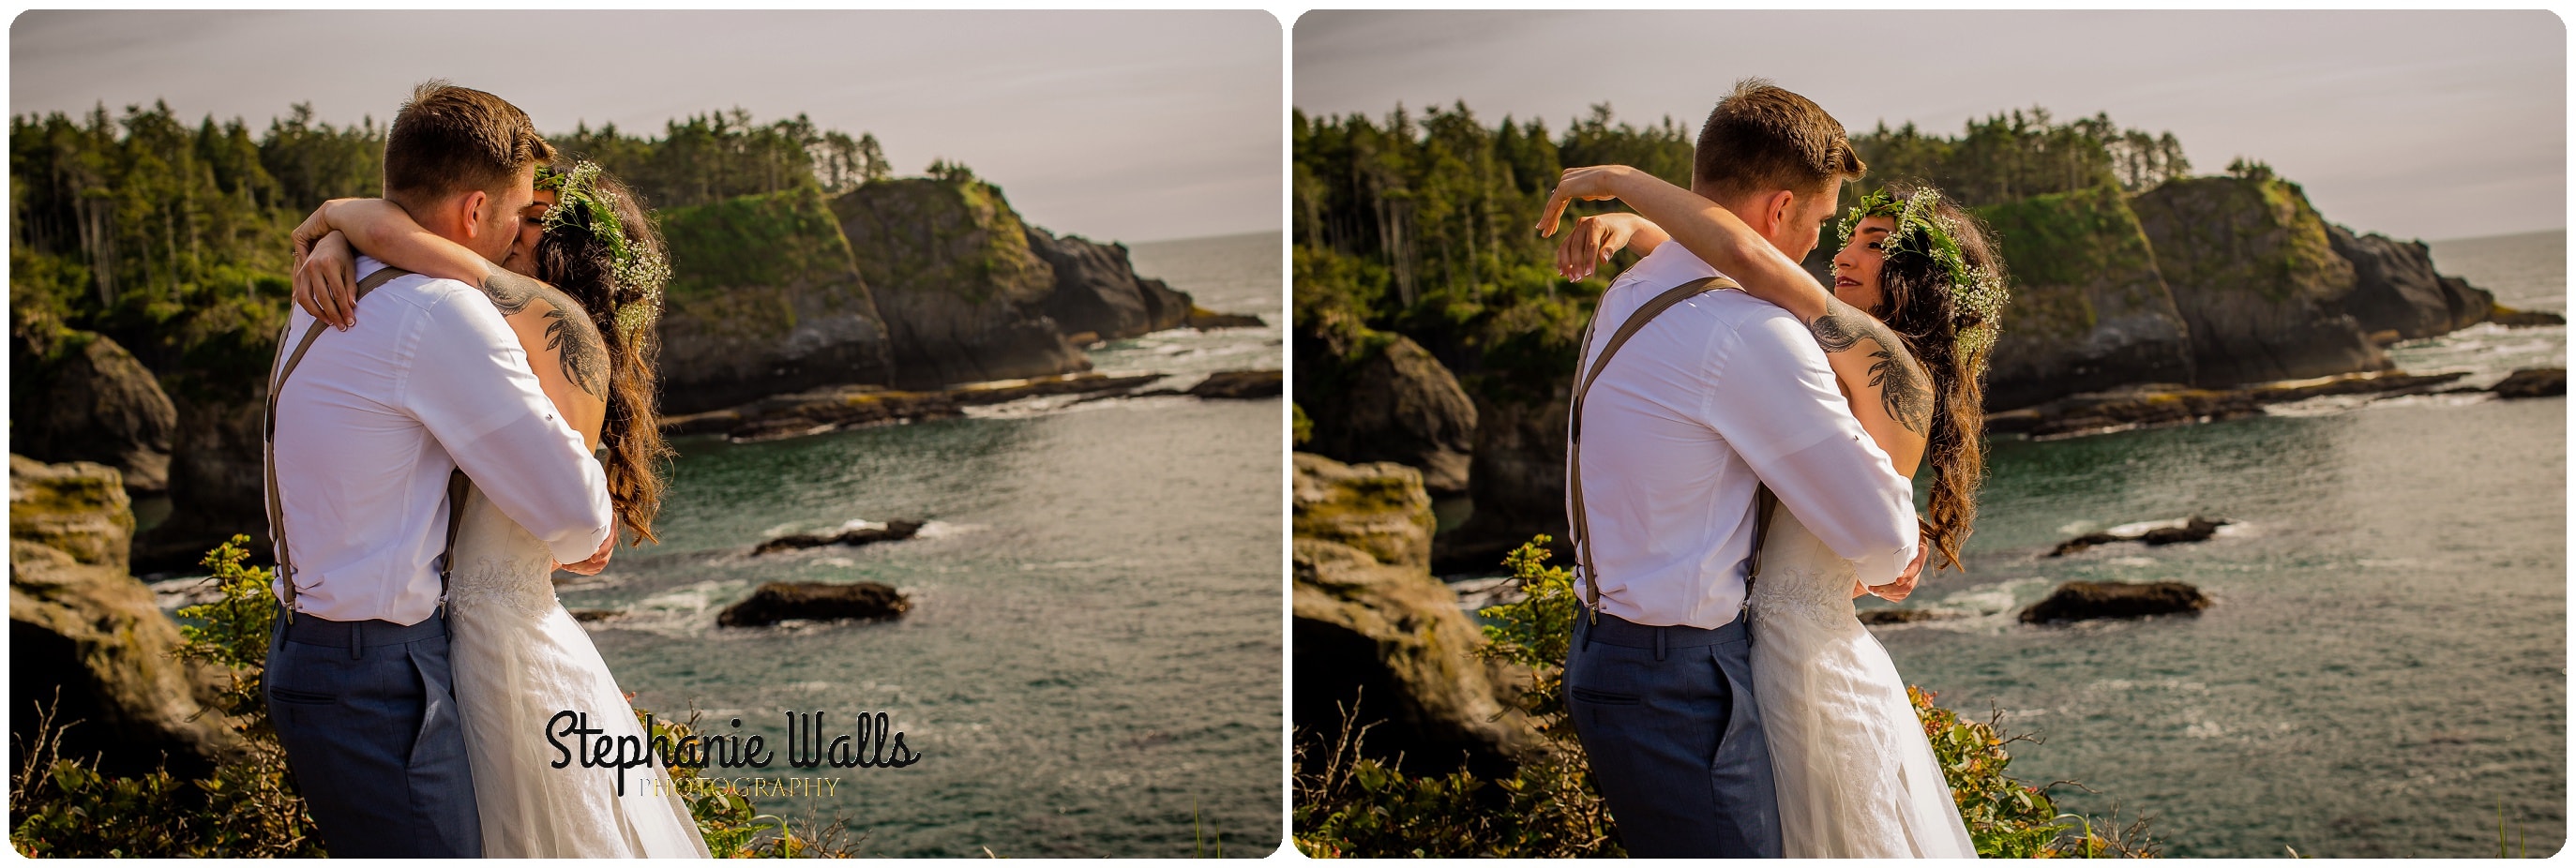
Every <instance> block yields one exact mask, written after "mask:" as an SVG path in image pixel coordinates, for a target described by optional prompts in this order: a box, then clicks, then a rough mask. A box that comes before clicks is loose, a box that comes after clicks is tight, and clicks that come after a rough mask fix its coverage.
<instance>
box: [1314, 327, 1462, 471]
mask: <svg viewBox="0 0 2576 868" xmlns="http://www.w3.org/2000/svg"><path fill="white" fill-rule="evenodd" d="M1372 338H1373V339H1371V340H1367V341H1364V344H1365V345H1364V346H1359V347H1350V348H1348V350H1349V351H1350V352H1353V353H1356V354H1357V357H1356V358H1345V356H1344V354H1343V353H1342V352H1336V351H1334V350H1333V349H1331V348H1330V347H1329V346H1327V344H1329V343H1330V342H1331V341H1332V337H1331V336H1330V335H1328V334H1327V333H1325V332H1324V331H1322V330H1320V329H1307V330H1304V331H1303V332H1301V333H1300V334H1299V335H1298V337H1297V348H1298V354H1297V358H1298V360H1299V362H1301V363H1303V364H1305V365H1306V366H1305V367H1303V368H1301V369H1300V370H1299V371H1298V374H1299V376H1298V377H1297V396H1296V400H1297V404H1298V406H1300V407H1304V408H1306V411H1307V412H1308V413H1309V414H1310V418H1312V419H1313V420H1315V424H1314V433H1313V438H1312V439H1311V440H1309V441H1308V442H1307V444H1306V448H1307V449H1308V450H1310V451H1313V452H1315V453H1317V454H1321V455H1327V456H1331V457H1333V458H1335V459H1339V460H1342V461H1354V462H1368V461H1393V462H1397V463H1400V464H1405V465H1409V466H1411V467H1413V468H1414V469H1416V470H1419V471H1421V472H1422V485H1423V487H1424V488H1426V489H1428V490H1430V492H1431V493H1433V494H1436V495H1455V494H1465V493H1467V491H1468V479H1469V478H1470V477H1469V473H1468V466H1469V463H1470V459H1469V456H1470V455H1472V454H1473V453H1474V451H1475V445H1476V405H1475V402H1473V401H1471V400H1469V399H1468V397H1467V393H1466V391H1465V390H1464V389H1462V388H1460V387H1459V385H1458V378H1457V377H1456V376H1453V375H1451V374H1450V373H1449V369H1448V368H1447V367H1445V366H1443V365H1441V364H1440V360H1439V359H1436V358H1433V357H1432V356H1431V353H1430V352H1429V351H1427V350H1424V349H1423V348H1422V345H1420V344H1417V343H1414V342H1413V339H1412V338H1408V337H1405V336H1403V335H1398V334H1393V333H1387V332H1379V333H1376V334H1375V335H1373V336H1372Z"/></svg>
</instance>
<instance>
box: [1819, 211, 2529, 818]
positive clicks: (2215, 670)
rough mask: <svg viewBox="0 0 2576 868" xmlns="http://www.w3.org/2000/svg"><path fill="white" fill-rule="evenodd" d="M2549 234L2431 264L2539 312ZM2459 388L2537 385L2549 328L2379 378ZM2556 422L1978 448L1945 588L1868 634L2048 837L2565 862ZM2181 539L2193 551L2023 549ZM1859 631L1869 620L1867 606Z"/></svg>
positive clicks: (2421, 355)
mask: <svg viewBox="0 0 2576 868" xmlns="http://www.w3.org/2000/svg"><path fill="white" fill-rule="evenodd" d="M2565 243H2566V242H2565V234H2564V233H2563V232H2548V233H2540V234H2530V235H2516V236H2504V237H2499V238H2481V239H2469V240H2463V241H2451V242H2438V243H2435V244H2433V245H2432V249H2433V255H2434V258H2435V260H2436V262H2437V264H2438V267H2439V268H2440V269H2441V270H2442V271H2443V272H2444V273H2450V274H2459V275H2462V276H2465V277H2467V278H2468V279H2469V280H2470V282H2472V283H2474V284H2476V285H2478V286H2480V287H2483V288H2486V289H2488V290H2490V291H2493V292H2494V293H2496V295H2497V297H2498V300H2499V302H2501V303H2503V304H2506V305H2509V306H2514V307H2522V308H2527V309H2538V310H2551V311H2559V312H2564V310H2565V308H2566V303H2565V299H2566V288H2565V273H2564V267H2563V263H2564V259H2565ZM2392 355H2393V357H2394V358H2395V359H2396V360H2397V362H2398V364H2399V365H2400V366H2401V367H2403V368H2405V369H2407V370H2409V371H2413V372H2417V373H2425V372H2432V371H2446V370H2465V371H2469V372H2470V374H2469V376H2468V377H2466V378H2465V381H2466V382H2467V383H2469V384H2472V385H2484V384H2487V383H2491V382H2493V381H2494V380H2496V379H2499V378H2501V377H2502V376H2504V375H2505V374H2506V373H2509V372H2510V371H2511V370H2513V369H2515V368H2522V367H2535V366H2561V367H2563V366H2564V365H2565V364H2566V330H2565V329H2564V328H2555V327H2553V328H2533V329H2502V328H2497V327H2494V326H2478V327H2474V328H2471V329H2466V330H2463V331H2461V332H2458V333H2455V334H2453V335H2449V336H2445V337H2441V338H2435V339H2430V340H2424V341H2416V342H2411V343H2409V344H2405V345H2401V346H2399V347H2396V348H2394V349H2393V350H2392ZM2566 417H2567V406H2566V401H2565V399H2563V398H2543V399H2535V400H2525V401H2499V400H2495V399H2493V398H2490V397H2487V396H2483V395H2458V396H2417V397H2408V398H2398V399H2391V400H2384V401H2376V402H2362V401H2345V402H2340V403H2338V402H2335V401H2324V400H2321V401H2314V402H2305V403H2302V404H2298V405H2289V406H2284V407H2280V408H2276V412H2273V413H2271V414H2269V415H2266V416H2263V417H2258V418H2250V419H2243V420H2237V421H2230V422H2222V423H2215V424H2208V425H2197V426H2189V427H2181V428H2165V429H2155V430H2143V431H2129V432H2123V433H2117V434H2107V435H2101V436H2093V437H2082V438H2075V439H2069V440H2058V441H2049V442H2030V441H2026V440H2001V441H1997V442H1996V443H1994V445H1993V447H1992V448H1991V450H1990V452H1989V458H1988V470H1989V473H1990V478H1989V481H1988V482H1987V484H1986V487H1985V490H1984V494H1983V498H1982V505H1981V508H1980V511H1979V519H1978V523H1977V534H1976V536H1975V537H1974V538H1973V539H1972V540H1971V541H1970V542H1969V544H1968V555H1967V561H1968V567H1969V570H1970V572H1969V573H1968V574H1967V575H1964V576H1963V575H1961V574H1959V573H1957V572H1944V573H1940V574H1937V575H1935V576H1928V577H1927V578H1926V580H1925V582H1924V583H1923V585H1922V586H1921V587H1920V588H1919V589H1918V590H1917V591H1916V592H1915V596H1914V599H1913V600H1911V601H1909V602H1908V603H1907V605H1913V606H1930V607H1933V608H1941V609H1948V610H1951V611H1953V612H1955V613H1959V614H1961V615H1963V617H1959V618H1956V619H1952V620H1945V621H1935V622H1929V623H1920V624H1912V625H1904V626H1897V627H1879V628H1873V629H1874V631H1875V632H1876V633H1877V635H1878V636H1879V638H1880V640H1881V642H1882V643H1884V644H1885V645H1886V646H1887V648H1888V650H1889V652H1890V653H1891V654H1892V655H1893V656H1894V658H1895V660H1896V664H1897V668H1898V670H1899V671H1900V672H1903V673H1904V674H1905V677H1906V680H1908V681H1909V682H1912V683H1914V684H1918V685H1921V686H1923V687H1925V688H1928V689H1931V690H1934V691H1937V692H1938V693H1939V702H1940V703H1941V704H1943V705H1946V706H1949V707H1952V708H1955V709H1958V710H1960V711H1962V712H1963V713H1966V714H1968V715H1970V716H1973V717H1977V718H1980V719H1982V718H1985V717H1987V716H1989V715H1999V716H2000V719H2001V720H2002V722H2003V724H2004V726H2005V727H2006V729H2007V730H2009V731H2012V732H2018V733H2031V734H2035V735H2038V736H2039V737H2041V738H2042V739H2044V741H2043V743H2040V744H2027V743H2025V744H2017V745H2014V749H2013V756H2014V760H2013V765H2012V773H2013V774H2014V775H2015V776H2016V777H2019V778H2021V779H2023V780H2025V781H2030V782H2033V783H2045V782H2049V781H2056V780H2074V781H2080V782H2081V783H2082V785H2083V787H2087V788H2090V790H2091V792H2086V791H2085V790H2084V789H2079V788H2076V787H2071V786H2061V787H2058V788H2057V790H2056V791H2057V794H2058V796H2059V797H2060V799H2061V802H2060V807H2061V809H2065V810H2077V811H2082V812H2085V813H2090V814H2094V815H2097V816H2100V815H2107V814H2109V813H2110V812H2111V811H2112V810H2113V809H2114V808H2115V807H2116V808H2117V809H2118V811H2119V816H2120V818H2121V819H2122V820H2123V821H2127V820H2131V819H2135V818H2137V817H2140V816H2148V817H2152V824H2151V834H2152V836H2153V837H2155V838H2156V839H2158V840H2160V841H2162V842H2163V843H2164V844H2165V845H2166V847H2167V853H2168V854H2170V855H2175V856H2238V857H2271V856H2285V855H2287V851H2286V850H2285V848H2292V847H2294V848H2296V849H2297V851H2298V852H2299V853H2300V854H2303V855H2313V856H2345V857H2376V856H2406V857H2420V856H2480V855H2485V856H2493V855H2495V853H2496V847H2497V844H2498V833H2497V824H2498V822H2499V819H2500V818H2501V820H2502V822H2503V824H2504V827H2505V828H2504V835H2503V837H2504V838H2505V839H2506V843H2507V845H2508V846H2509V847H2512V848H2527V849H2528V851H2529V852H2530V853H2531V854H2533V855H2546V854H2550V853H2555V852H2557V851H2558V850H2559V848H2560V846H2561V845H2562V844H2563V843H2564V842H2565V840H2566V809H2567V776H2566V769H2567V741H2566V735H2567V718H2566V708H2567V669H2566V660H2567V644H2566V636H2567V588H2568V586H2567V581H2566V576H2567V551H2566V539H2567V515H2566V498H2567V483H2566V477H2567V464H2566V437H2567V430H2566ZM2192 515H2204V516H2211V517H2224V518H2227V519H2230V520H2232V521H2234V522H2235V523H2234V524H2231V525H2229V526H2227V527H2225V528H2222V529H2221V531H2220V533H2219V535H2218V536H2217V537H2216V538H2214V539H2212V540H2210V541H2207V542H2203V543H2197V544H2185V545H2174V546H2167V547H2161V548H2150V547H2147V546H2144V545H2142V544H2137V543H2121V544H2114V545H2108V546H2099V547H2096V548H2094V549H2092V550H2089V551H2086V552H2083V553H2080V554H2075V555H2069V556H2067V557H2064V558H2049V557H2046V555H2047V553H2048V551H2049V549H2050V548H2052V547H2053V546H2054V545H2055V544H2056V543H2058V542H2060V541H2063V540H2065V539H2067V538H2070V537H2073V536H2077V535H2080V534H2083V533H2087V532H2091V531H2096V530H2103V529H2106V528H2113V527H2117V526H2121V525H2133V524H2142V523H2150V522H2161V521H2174V520H2179V519H2182V518H2185V517H2188V516H2192ZM2079 579H2080V580H2115V581H2131V582H2141V581H2158V580H2175V581H2184V582H2189V583H2191V584H2193V585H2196V586H2198V587H2200V588H2201V589H2202V590H2203V591H2205V592H2207V593H2209V594H2210V595H2211V596H2212V597H2214V598H2215V599H2216V600H2217V605H2216V606H2215V607H2214V608H2211V609H2209V610H2208V611H2207V612H2204V613H2202V614H2200V615H2198V616H2196V617H2166V618H2150V619H2144V620H2136V621H2119V622H2110V621H2096V622H2086V623H2081V624H2076V625H2072V626H2051V627H2033V626H2026V625H2022V624H2019V623H2016V622H2015V621H2014V619H2013V614H2014V613H2015V612H2016V611H2018V609H2019V608H2020V607H2021V606H2025V605H2028V604H2029V603H2032V602H2035V601H2037V600H2038V599H2040V598H2041V597H2044V596H2045V595H2046V594H2047V593H2048V592H2049V591H2050V589H2052V588H2054V587H2055V586H2056V585H2057V584H2058V583H2060V582H2065V581H2070V580H2079ZM1869 602H1872V603H1875V602H1877V601H1875V600H1870V601H1869Z"/></svg>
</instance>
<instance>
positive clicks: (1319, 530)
mask: <svg viewBox="0 0 2576 868" xmlns="http://www.w3.org/2000/svg"><path fill="white" fill-rule="evenodd" d="M1296 465H1297V480H1296V484H1295V489H1294V491H1295V499H1296V500H1295V502H1296V508H1297V515H1296V523H1295V528H1296V535H1297V536H1299V537H1306V538H1312V539H1318V540H1323V541H1326V542H1333V543H1340V544H1342V545H1346V546H1350V547H1351V548H1354V549H1357V550H1359V551H1360V552H1361V553H1363V554H1366V555H1368V556H1369V559H1370V560H1373V561H1376V562H1378V563H1382V564H1387V565H1390V566H1399V567H1416V568H1423V569H1424V570H1425V572H1424V575H1426V576H1427V575H1429V572H1428V567H1429V566H1430V564H1431V530H1432V528H1434V527H1437V526H1438V522H1436V521H1435V520H1433V519H1432V517H1431V496H1430V495H1429V494H1426V493H1424V492H1423V490H1422V474H1421V472H1420V471H1416V470H1414V469H1413V468H1410V467H1406V466H1404V465H1401V464H1395V463H1392V462H1378V463H1375V464H1343V463H1341V462H1339V461H1335V460H1333V459H1330V458H1326V457H1324V456H1321V455H1315V454H1311V453H1306V452H1299V453H1297V456H1296Z"/></svg>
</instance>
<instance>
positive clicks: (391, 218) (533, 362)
mask: <svg viewBox="0 0 2576 868" xmlns="http://www.w3.org/2000/svg"><path fill="white" fill-rule="evenodd" d="M536 188H537V189H536V201H535V203H533V204H531V205H530V206H529V210H528V212H527V213H525V214H522V215H521V220H520V231H519V238H518V240H517V242H516V243H514V244H513V245H512V246H511V248H510V254H509V256H508V258H507V259H505V260H504V261H503V262H502V263H501V266H500V267H501V268H504V269H507V270H508V271H510V272H515V273H517V274H519V275H525V276H529V277H535V278H539V279H542V280H544V281H546V282H547V283H548V284H551V285H550V286H549V285H546V284H539V283H536V282H535V281H531V280H503V281H489V280H488V279H489V278H490V277H492V276H493V273H494V272H493V266H492V264H491V263H490V262H488V261H486V260H484V259H483V257H481V256H479V255H477V254H475V253H474V252H473V251H471V250H468V249H466V248H465V247H464V246H462V245H459V244H456V243H454V242H450V241H447V240H446V239H443V238H440V237H438V236H436V235H432V234H430V233H429V232H427V231H425V230H423V229H421V228H420V226H419V225H418V224H416V223H414V222H413V221H412V220H411V218H410V217H409V216H408V215H407V214H406V213H405V212H404V211H403V210H402V209H401V208H400V207H398V206H395V205H393V204H392V203H389V202H386V201H384V200H381V199H342V200H334V201H332V202H329V203H325V204H324V205H323V206H322V208H321V209H320V210H318V211H315V212H314V214H313V217H312V218H311V219H309V220H307V221H305V223H304V225H303V226H301V227H298V228H297V229H296V231H295V240H296V242H297V246H298V248H299V249H307V248H309V249H310V251H311V252H310V253H309V255H307V256H306V257H305V259H304V262H303V263H302V264H301V265H299V266H298V268H297V272H296V301H297V303H298V304H301V305H303V306H304V308H305V310H306V311H308V312H310V313H312V314H313V315H314V316H315V317H316V318H319V319H321V320H322V321H323V322H326V323H330V324H333V325H343V326H345V325H347V324H348V323H350V322H351V317H354V316H355V309H354V305H355V302H354V299H353V295H354V293H353V291H352V290H351V289H350V287H351V285H352V284H353V283H354V282H355V279H356V277H357V274H356V267H357V262H356V259H357V257H356V254H357V253H364V254H365V255H368V256H371V257H374V258H375V259H377V260H380V261H382V262H385V263H388V264H391V265H394V266H397V267H401V268H403V269H405V270H409V271H413V272H417V273H420V274H425V275H428V276H431V277H441V278H451V279H456V280H462V281H465V282H466V283H469V284H472V285H475V286H489V287H495V289H493V290H492V292H493V303H494V304H495V305H497V306H498V307H499V308H500V310H501V313H502V315H503V318H504V319H505V320H506V321H507V322H508V323H509V324H510V327H511V330H512V331H514V332H516V333H517V334H518V336H519V340H520V343H521V345H522V347H523V348H524V349H525V350H526V351H527V354H528V361H529V363H530V364H529V367H530V368H531V369H532V370H533V371H534V372H535V373H536V375H537V379H538V382H539V384H540V385H541V386H542V387H543V389H544V391H545V393H546V396H547V397H548V398H550V399H552V400H553V402H554V405H555V409H556V411H557V412H559V413H562V414H563V417H564V421H565V422H567V423H569V424H570V425H571V426H572V428H573V429H574V430H576V431H579V432H580V433H581V435H582V437H583V438H584V440H585V442H587V443H588V444H589V445H590V447H591V449H592V450H593V451H597V450H598V449H599V448H600V447H601V445H602V444H605V445H606V446H607V457H606V465H607V466H606V468H605V470H606V471H607V476H608V488H609V499H610V502H611V503H612V504H613V506H614V507H615V510H616V514H617V518H618V523H619V524H621V525H624V526H625V528H626V529H627V530H628V531H630V532H632V533H633V534H634V536H635V537H636V538H637V539H638V540H651V539H653V538H654V536H653V530H652V523H653V517H654V514H655V512H656V511H657V510H658V508H659V506H660V500H661V491H662V480H661V479H660V477H659V476H658V475H657V467H656V464H657V462H659V461H660V460H662V458H663V457H664V456H665V455H666V454H667V453H668V451H669V450H668V449H667V447H665V446H664V444H663V442H662V438H661V434H660V432H659V430H658V428H657V426H656V421H655V419H654V414H653V382H652V378H653V365H652V359H651V347H652V344H651V336H652V329H653V324H654V322H655V320H656V319H657V318H658V316H659V315H660V311H661V301H662V296H661V291H662V285H663V284H664V283H665V282H666V281H667V280H668V279H669V276H670V273H669V270H668V269H667V268H666V267H665V266H664V265H663V259H662V242H661V239H660V238H659V237H658V236H657V235H656V234H655V233H654V230H653V226H652V223H651V222H650V221H649V220H648V219H647V217H646V216H645V213H644V210H643V208H642V207H641V205H640V204H639V203H637V201H636V199H635V196H634V195H633V194H632V193H630V192H629V191H627V190H626V189H625V187H624V186H622V185H620V184H618V183H617V182H616V181H614V180H611V179H609V178H607V177H605V176H603V175H601V174H600V171H599V167H598V166H596V165H593V164H590V163H582V164H579V165H577V166H575V167H573V168H571V169H570V170H565V171H557V170H554V169H552V168H541V169H540V171H539V172H538V176H537V182H536ZM353 245H354V247H355V248H356V249H355V250H354V251H353V250H352V246H353ZM454 557H455V560H456V567H455V570H454V574H453V579H452V584H451V585H450V586H449V588H448V593H447V613H448V614H447V617H448V625H449V626H448V629H449V631H450V633H451V636H452V637H453V638H452V644H451V648H452V649H453V651H452V653H453V654H454V655H455V681H456V705H457V710H458V712H459V713H460V717H461V718H462V720H463V724H464V735H465V745H466V755H467V759H468V762H469V763H470V765H471V768H472V772H473V780H474V802H475V809H476V813H477V814H478V815H479V817H480V819H481V821H482V827H483V855H484V856H487V857H568V856H581V857H611V856H625V857H696V858H705V857H707V855H708V852H707V845H706V842H705V841H704V840H703V839H702V838H701V837H700V836H699V834H698V825H697V822H696V820H694V819H693V818H691V816H690V815H689V809H688V806H687V804H686V803H685V802H683V801H682V800H681V799H680V797H679V795H678V794H677V793H676V792H675V791H674V790H673V789H672V788H671V786H670V784H669V777H668V773H667V772H666V771H664V770H663V768H662V767H661V766H660V765H659V764H658V763H657V764H653V765H649V766H647V767H645V768H642V769H633V770H626V771H625V772H624V773H623V775H622V777H623V781H622V784H623V786H622V793H621V786H620V784H621V782H620V780H619V778H620V777H621V775H620V770H618V769H614V768H605V767H584V766H583V765H582V764H581V763H580V762H578V761H577V758H576V761H573V762H569V763H567V764H565V765H564V766H563V767H560V768H558V767H555V766H554V763H555V762H557V761H558V760H560V759H561V758H562V757H563V755H562V754H560V753H558V752H557V751H556V750H555V748H553V747H552V746H551V745H550V744H549V743H548V740H547V738H546V733H547V732H549V731H558V732H559V731H560V730H561V729H562V728H561V727H559V726H555V725H554V723H553V718H554V715H555V714H556V713H558V712H561V711H567V710H570V711H575V712H579V713H583V714H586V715H587V717H588V720H587V725H588V726H590V727H594V728H597V729H600V730H604V731H605V732H604V733H603V734H602V735H600V736H598V737H605V738H612V739H613V738H618V737H621V736H636V737H639V738H641V737H643V736H646V735H649V733H643V732H641V729H642V727H641V726H640V725H638V723H637V722H636V719H635V715H634V712H633V710H632V709H631V708H630V707H629V706H628V705H627V703H626V698H625V695H624V694H623V693H621V692H620V691H619V690H618V689H617V682H616V681H615V679H613V678H611V677H610V675H609V672H608V664H607V663H606V662H604V661H602V660H601V659H600V656H599V651H598V649H597V648H596V647H594V646H592V644H591V641H590V637H589V635H588V634H586V633H584V632H583V631H582V627H581V625H580V624H578V623H576V622H574V620H573V618H572V615H571V614H570V613H569V612H566V611H565V610H564V607H563V605H562V604H561V603H559V602H557V601H556V600H555V594H554V585H553V573H554V571H555V569H556V568H557V567H558V566H560V565H559V564H557V563H556V562H555V561H554V559H553V557H552V556H551V554H550V553H549V552H548V550H547V549H546V547H545V546H544V545H543V544H542V543H540V542H539V541H538V540H537V539H536V538H535V537H533V536H531V535H529V533H528V532H527V531H526V530H524V529H522V528H521V527H519V525H518V524H517V523H516V522H513V521H511V520H510V519H509V518H508V517H507V516H505V515H503V514H502V513H501V511H500V510H499V509H497V508H495V507H494V506H493V505H492V503H491V501H489V500H487V499H485V498H484V496H483V494H482V492H481V491H480V490H470V493H469V494H468V495H467V496H466V501H465V508H464V512H463V518H462V519H461V521H460V522H459V525H458V527H457V529H456V543H455V554H454ZM563 741H564V742H565V743H566V744H571V743H572V739H571V738H570V737H566V738H564V739H563Z"/></svg>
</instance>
